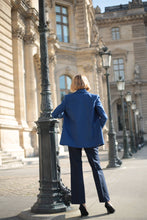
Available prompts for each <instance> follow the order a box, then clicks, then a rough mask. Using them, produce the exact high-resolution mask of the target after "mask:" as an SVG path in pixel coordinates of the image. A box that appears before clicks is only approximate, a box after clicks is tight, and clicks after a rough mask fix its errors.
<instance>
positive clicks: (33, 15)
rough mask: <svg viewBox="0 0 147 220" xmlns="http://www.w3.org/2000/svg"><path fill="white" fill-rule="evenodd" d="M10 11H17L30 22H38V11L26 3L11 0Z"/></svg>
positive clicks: (22, 0)
mask: <svg viewBox="0 0 147 220" xmlns="http://www.w3.org/2000/svg"><path fill="white" fill-rule="evenodd" d="M11 5H12V10H17V11H18V12H19V13H20V14H21V15H22V16H24V17H25V18H30V19H31V20H32V21H34V22H35V21H36V20H38V11H37V10H36V9H35V8H31V7H30V5H29V4H28V3H27V1H24V0H11Z"/></svg>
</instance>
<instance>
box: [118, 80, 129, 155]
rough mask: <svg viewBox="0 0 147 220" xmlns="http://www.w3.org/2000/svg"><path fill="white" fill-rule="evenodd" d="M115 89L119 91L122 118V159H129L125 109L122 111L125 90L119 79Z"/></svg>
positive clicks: (123, 82) (123, 83)
mask: <svg viewBox="0 0 147 220" xmlns="http://www.w3.org/2000/svg"><path fill="white" fill-rule="evenodd" d="M117 89H118V91H120V96H121V105H122V117H123V147H124V154H123V158H130V154H129V145H128V135H127V130H126V122H125V109H124V98H123V91H124V90H125V81H124V80H122V78H121V77H120V79H119V80H118V81H117Z"/></svg>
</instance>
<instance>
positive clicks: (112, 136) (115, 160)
mask: <svg viewBox="0 0 147 220" xmlns="http://www.w3.org/2000/svg"><path fill="white" fill-rule="evenodd" d="M111 130H112V131H110V132H109V133H108V135H109V164H108V165H107V168H114V167H120V166H121V164H122V161H121V160H120V159H119V157H118V152H117V146H116V133H115V132H114V131H113V129H111Z"/></svg>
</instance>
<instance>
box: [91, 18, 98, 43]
mask: <svg viewBox="0 0 147 220" xmlns="http://www.w3.org/2000/svg"><path fill="white" fill-rule="evenodd" d="M98 39H99V31H98V27H97V25H96V23H95V22H93V24H92V29H91V42H92V43H98Z"/></svg>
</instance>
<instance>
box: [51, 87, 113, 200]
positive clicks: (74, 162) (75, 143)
mask: <svg viewBox="0 0 147 220" xmlns="http://www.w3.org/2000/svg"><path fill="white" fill-rule="evenodd" d="M52 116H53V117H54V118H62V117H63V118H64V121H63V130H62V135H61V140H60V144H61V145H68V146H69V155H70V165H71V193H72V203H73V204H83V203H85V191H84V182H83V171H82V159H81V158H82V155H81V152H82V148H84V150H85V152H86V155H87V158H88V161H89V163H90V165H91V168H92V171H93V176H94V180H95V185H96V188H97V192H98V196H99V200H100V202H106V201H109V200H110V198H109V194H108V190H107V186H106V183H105V178H104V175H103V171H102V169H101V167H100V160H99V156H98V146H100V145H103V144H104V139H103V133H102V128H103V126H104V125H105V123H106V121H107V115H106V113H105V111H104V109H103V106H102V104H101V101H100V98H99V96H98V95H94V94H91V93H89V92H87V90H86V89H80V90H77V91H76V92H75V93H72V94H69V95H66V96H65V97H64V100H63V101H62V103H61V104H60V105H59V106H58V107H57V108H56V109H55V110H54V112H53V113H52Z"/></svg>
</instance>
